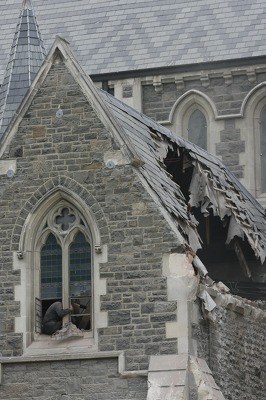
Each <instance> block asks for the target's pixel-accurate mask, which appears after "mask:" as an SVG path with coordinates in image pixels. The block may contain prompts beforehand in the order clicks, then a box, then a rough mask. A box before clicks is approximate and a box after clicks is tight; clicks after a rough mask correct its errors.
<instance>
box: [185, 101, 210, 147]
mask: <svg viewBox="0 0 266 400" xmlns="http://www.w3.org/2000/svg"><path fill="white" fill-rule="evenodd" d="M188 140H189V141H190V142H192V143H195V144H196V145H197V146H199V147H201V148H203V149H205V150H207V121H206V117H205V115H204V114H203V112H202V111H200V110H199V109H196V110H194V111H193V112H192V113H191V115H190V117H189V119H188Z"/></svg>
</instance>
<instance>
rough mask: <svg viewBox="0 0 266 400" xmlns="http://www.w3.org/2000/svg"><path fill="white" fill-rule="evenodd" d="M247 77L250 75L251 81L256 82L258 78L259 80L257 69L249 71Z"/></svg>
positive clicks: (249, 79)
mask: <svg viewBox="0 0 266 400" xmlns="http://www.w3.org/2000/svg"><path fill="white" fill-rule="evenodd" d="M247 77H248V81H249V82H250V83H255V82H256V80H257V76H256V72H255V70H254V69H253V70H249V71H247Z"/></svg>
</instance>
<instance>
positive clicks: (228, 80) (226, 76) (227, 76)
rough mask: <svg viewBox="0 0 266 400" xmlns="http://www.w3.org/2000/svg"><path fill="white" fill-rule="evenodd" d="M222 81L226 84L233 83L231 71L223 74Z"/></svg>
mask: <svg viewBox="0 0 266 400" xmlns="http://www.w3.org/2000/svg"><path fill="white" fill-rule="evenodd" d="M224 82H225V84H226V86H229V85H232V83H233V76H232V74H231V73H228V74H224Z"/></svg>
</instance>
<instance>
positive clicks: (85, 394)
mask: <svg viewBox="0 0 266 400" xmlns="http://www.w3.org/2000/svg"><path fill="white" fill-rule="evenodd" d="M146 396H147V379H146V377H143V378H129V379H125V378H121V377H120V376H119V374H118V367H117V359H101V360H75V361H60V362H39V363H38V362H36V363H19V364H4V365H3V385H1V386H0V398H1V399H5V400H14V399H16V400H20V399H21V400H25V399H30V400H107V399H108V400H118V399H121V400H126V399H130V400H144V399H146Z"/></svg>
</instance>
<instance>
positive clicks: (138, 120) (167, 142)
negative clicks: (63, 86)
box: [98, 89, 266, 263]
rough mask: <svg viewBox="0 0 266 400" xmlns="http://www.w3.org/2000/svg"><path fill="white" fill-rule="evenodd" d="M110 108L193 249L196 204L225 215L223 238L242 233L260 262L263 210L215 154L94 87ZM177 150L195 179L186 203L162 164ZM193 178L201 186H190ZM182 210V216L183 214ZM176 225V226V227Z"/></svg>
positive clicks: (264, 247) (265, 233) (265, 250)
mask: <svg viewBox="0 0 266 400" xmlns="http://www.w3.org/2000/svg"><path fill="white" fill-rule="evenodd" d="M98 90H99V92H100V94H101V96H102V97H103V98H104V100H105V101H106V103H107V104H108V106H109V108H110V110H111V111H112V112H113V113H114V114H115V116H116V118H117V119H119V122H120V124H121V125H122V127H123V130H124V133H125V135H126V136H127V139H129V140H130V141H131V143H132V144H133V145H134V147H135V149H136V151H137V152H138V155H139V159H140V160H141V161H142V162H143V165H142V166H141V168H139V170H140V171H141V173H142V175H143V177H144V178H145V180H146V181H147V183H148V184H149V186H150V187H151V188H152V190H153V191H154V192H155V193H156V195H157V197H159V199H160V202H161V204H162V205H163V206H164V208H165V209H166V210H167V211H168V213H169V214H170V215H172V217H173V219H175V222H176V223H177V224H181V231H183V236H184V242H187V243H188V244H189V245H190V246H191V247H192V249H193V250H194V251H196V250H197V249H199V248H201V245H200V238H199V236H198V232H197V230H196V226H195V223H194V222H195V221H194V222H193V218H192V217H191V215H190V209H191V207H195V206H196V205H199V206H200V207H201V209H202V211H203V212H208V211H209V210H210V209H212V210H213V213H214V215H217V216H219V218H220V219H221V220H223V219H224V218H225V217H226V216H227V217H228V218H229V219H230V223H229V225H228V227H229V229H228V233H227V242H230V241H231V240H232V239H233V238H234V237H235V236H239V237H240V238H242V239H243V238H244V237H246V238H247V240H248V242H249V244H250V246H251V248H252V250H253V251H254V254H255V256H256V257H257V258H259V259H260V261H261V263H263V262H264V260H265V258H266V224H265V210H264V209H263V207H262V206H261V205H260V204H259V203H258V202H257V200H256V199H255V198H254V197H253V196H252V195H251V194H250V193H249V192H248V190H247V189H246V188H245V187H244V186H243V185H242V184H241V183H240V182H239V181H238V179H237V178H236V177H235V176H234V175H233V173H232V172H231V171H230V170H229V169H228V168H227V167H226V166H225V165H224V164H223V163H222V162H221V161H220V160H219V159H218V158H217V157H215V156H214V155H211V154H209V153H208V152H207V151H205V150H203V149H201V148H200V147H198V146H196V145H195V144H193V143H191V142H189V141H187V140H185V139H184V138H181V137H179V136H178V135H177V134H176V133H174V132H172V131H170V130H169V129H168V128H166V127H164V126H161V125H160V124H159V123H157V122H155V121H154V120H152V119H150V118H149V117H147V116H145V115H144V114H142V113H140V112H138V111H136V110H134V109H133V108H131V107H130V106H128V105H126V104H124V103H122V102H121V101H120V100H118V99H116V98H114V97H113V96H111V95H110V94H108V93H106V92H104V91H102V90H100V89H98ZM175 145H176V148H177V152H180V150H182V151H183V152H184V153H185V154H186V156H187V157H188V158H189V159H190V160H191V163H192V164H193V169H194V171H193V175H196V174H197V176H196V177H195V176H194V183H192V180H193V179H192V180H191V182H190V189H189V190H190V200H189V202H188V203H186V200H185V196H184V194H183V193H182V191H181V190H180V187H179V185H178V183H179V182H174V181H173V180H172V179H171V177H170V176H169V173H168V172H167V171H166V167H165V166H164V165H163V161H164V158H165V157H166V154H167V150H168V149H171V150H173V149H174V147H175ZM195 179H197V181H198V182H199V179H200V180H201V183H202V187H201V188H199V187H198V188H197V190H195V188H194V187H193V185H194V184H195ZM184 215H185V216H186V218H184ZM179 229H180V227H179Z"/></svg>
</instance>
